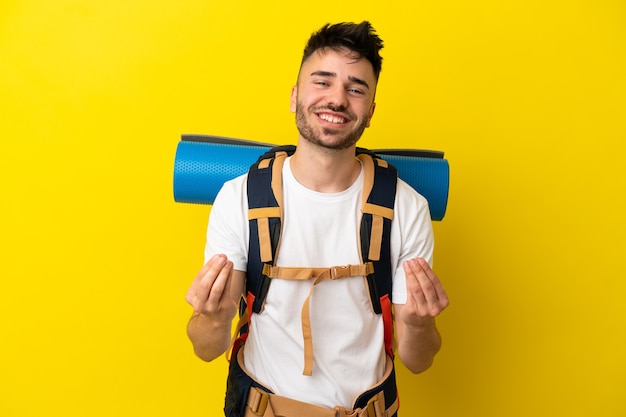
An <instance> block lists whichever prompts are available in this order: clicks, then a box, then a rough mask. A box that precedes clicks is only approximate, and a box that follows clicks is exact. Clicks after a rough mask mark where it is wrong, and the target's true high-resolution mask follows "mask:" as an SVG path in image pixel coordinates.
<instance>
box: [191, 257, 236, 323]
mask: <svg viewBox="0 0 626 417" xmlns="http://www.w3.org/2000/svg"><path fill="white" fill-rule="evenodd" d="M232 275H233V263H232V262H231V261H229V260H228V259H227V258H226V256H225V255H214V256H213V257H212V258H211V259H209V261H208V262H207V263H206V265H204V267H203V268H202V269H201V270H200V272H199V273H198V275H196V278H195V279H194V280H193V282H192V284H191V286H190V287H189V290H188V291H187V297H186V299H187V302H188V303H189V304H190V305H191V307H193V311H194V313H196V314H203V315H205V316H207V318H209V319H210V320H211V321H212V322H213V323H214V324H228V325H230V323H231V321H232V319H233V317H235V314H236V313H237V303H236V302H235V301H234V300H233V297H231V281H232Z"/></svg>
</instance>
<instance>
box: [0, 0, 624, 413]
mask: <svg viewBox="0 0 626 417" xmlns="http://www.w3.org/2000/svg"><path fill="white" fill-rule="evenodd" d="M363 19H369V20H371V21H372V23H373V24H374V26H375V27H376V29H377V30H378V32H379V33H380V35H381V37H382V38H383V39H384V41H385V42H386V47H385V49H384V50H383V52H384V54H383V55H384V65H383V72H382V74H381V80H380V84H379V92H378V96H377V102H378V107H377V111H376V114H375V116H374V119H373V124H372V127H371V128H370V129H369V130H368V131H366V135H365V136H364V138H363V140H362V142H361V144H362V145H364V146H369V147H392V146H393V147H413V148H427V149H437V150H442V151H445V153H446V157H447V158H448V160H449V162H450V166H451V170H452V183H451V188H450V200H449V205H448V212H447V215H446V218H445V219H444V221H443V222H441V223H436V224H435V233H436V239H437V248H436V253H435V269H436V271H437V272H438V274H439V275H440V277H441V279H442V280H443V281H444V283H445V286H446V288H447V290H448V292H449V294H450V297H451V299H452V305H451V306H450V308H449V309H448V310H447V311H446V312H445V313H444V314H443V315H442V316H441V318H440V320H439V325H440V328H441V331H442V333H443V336H444V346H443V349H442V351H441V353H440V355H439V356H438V358H437V360H436V363H435V365H434V366H433V367H432V368H431V369H430V370H429V371H428V372H426V373H424V374H421V375H418V376H412V375H409V374H408V373H407V372H406V371H404V370H402V371H400V375H399V379H400V390H401V391H400V396H401V403H402V404H401V412H402V415H403V416H417V415H420V416H439V417H443V416H450V417H458V416H477V417H478V416H480V417H486V416H493V417H499V416H561V415H562V416H606V417H608V416H626V399H625V398H626V396H625V395H624V392H625V387H626V376H625V375H626V358H625V356H626V353H625V352H626V334H625V333H626V324H625V317H626V307H625V306H626V302H624V297H625V296H626V279H625V278H626V276H625V273H624V259H625V255H624V252H625V250H626V245H625V237H624V236H625V234H626V227H625V222H624V219H623V216H624V213H625V212H626V205H625V203H624V194H625V191H626V189H625V188H626V187H625V173H626V172H625V168H624V165H626V162H625V161H624V157H625V156H626V155H625V151H626V145H625V143H624V142H625V141H624V139H625V134H626V125H625V120H626V98H625V97H626V80H625V78H626V76H625V74H626V4H625V3H624V2H623V1H622V0H612V1H611V0H581V1H566V0H556V1H543V0H526V1H522V0H513V1H496V0H475V1H465V0H444V1H438V2H435V1H417V2H413V1H404V2H394V1H387V2H379V1H368V0H364V1H358V2H357V1H346V2H328V3H324V2H322V3H320V2H292V3H287V2H285V3H281V2H277V1H263V2H260V1H259V2H256V1H219V2H218V1H199V0H197V1H169V2H168V1H152V0H141V1H140V0H135V1H133V0H109V1H105V0H102V1H78V0H75V1H72V0H48V1H46V0H19V1H18V0H3V1H2V4H1V5H0V106H1V107H0V118H1V119H0V120H1V123H0V140H1V145H2V146H1V148H0V178H1V180H0V181H1V189H0V199H1V208H2V213H1V220H0V222H1V236H2V250H1V252H0V253H1V257H2V258H1V262H0V274H1V281H0V282H1V283H0V325H1V327H0V332H1V336H0V337H1V338H2V339H1V343H0V415H2V416H10V417H12V416H18V417H21V416H39V415H45V416H63V417H70V416H77V417H78V416H81V417H82V416H187V415H208V416H216V415H220V413H221V408H222V398H223V391H224V385H225V384H224V381H225V375H226V363H225V361H223V360H221V359H220V360H218V361H216V362H214V363H210V364H206V363H203V362H201V361H200V360H198V359H196V358H195V357H194V356H193V353H192V351H191V347H190V344H189V343H188V341H187V339H186V336H185V330H184V329H185V323H186V320H187V318H188V316H189V314H190V309H189V307H188V306H187V305H186V304H185V302H184V295H185V292H186V289H187V286H188V285H189V283H190V282H191V280H192V278H193V277H194V275H195V273H196V271H197V270H198V269H199V268H200V266H201V264H202V251H203V244H204V233H205V227H206V221H207V214H208V212H209V207H208V206H195V205H185V204H177V203H174V201H173V196H172V171H173V161H174V153H175V149H176V145H177V143H178V140H179V138H180V134H182V133H204V134H215V135H223V136H231V137H239V138H247V139H253V140H258V141H267V142H275V143H292V142H294V141H295V138H296V132H295V128H294V122H293V115H292V114H290V113H289V111H288V109H289V93H290V88H291V86H292V84H293V82H294V81H295V76H296V72H297V69H298V65H299V60H300V54H301V50H302V48H303V46H304V42H305V40H306V39H307V37H308V36H309V34H310V33H311V32H312V31H313V30H315V29H317V28H318V27H319V26H321V25H322V24H324V23H326V22H336V21H341V20H351V21H361V20H363Z"/></svg>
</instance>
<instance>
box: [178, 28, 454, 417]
mask: <svg viewBox="0 0 626 417" xmlns="http://www.w3.org/2000/svg"><path fill="white" fill-rule="evenodd" d="M382 47H383V44H382V40H381V39H380V38H379V37H378V35H377V34H376V33H375V31H374V30H373V28H372V27H371V25H370V24H369V22H362V23H360V24H353V23H340V24H336V25H326V26H324V27H323V28H321V29H320V30H319V31H318V32H316V33H314V34H313V35H312V36H311V38H310V39H309V42H308V44H307V46H306V48H305V51H304V56H303V59H302V63H301V67H300V72H299V75H298V80H297V84H296V86H294V87H293V89H292V92H291V111H292V112H294V113H295V114H296V125H297V128H298V131H299V137H298V143H297V149H296V151H295V153H294V154H293V155H292V156H291V157H289V158H287V159H286V161H285V162H284V166H283V167H282V186H283V193H284V194H283V199H284V208H283V210H284V214H283V220H282V221H283V223H282V228H283V229H282V230H283V232H282V234H281V240H280V249H279V250H278V255H277V259H276V265H278V266H299V267H308V268H314V267H319V266H330V265H348V264H359V262H360V258H359V250H360V249H359V243H358V239H357V238H355V237H356V236H358V229H359V227H360V225H359V221H360V216H361V189H362V186H363V164H362V163H361V162H360V160H359V159H357V158H355V149H356V143H357V141H358V139H359V138H360V137H361V135H362V133H363V131H364V130H365V128H367V127H369V126H370V122H371V120H372V116H373V114H374V110H375V102H374V98H375V95H376V87H377V83H378V77H379V73H380V70H381V63H382V58H381V57H380V54H379V52H380V49H382ZM247 206H248V200H247V188H246V176H245V175H244V176H242V177H239V178H236V179H234V180H232V181H229V182H227V183H226V184H225V185H224V187H223V188H222V190H221V191H220V193H219V195H218V196H217V197H216V199H215V203H214V206H213V209H212V212H211V216H210V222H209V227H208V232H207V246H206V251H205V259H206V264H205V266H204V267H203V268H202V270H201V271H200V272H199V274H198V275H197V276H196V278H195V280H194V281H193V283H192V285H191V287H190V288H189V291H188V294H187V302H188V303H189V304H190V305H191V306H192V307H193V309H194V313H193V316H192V317H191V319H190V321H189V324H188V335H189V338H190V339H191V341H192V344H193V346H194V350H195V353H196V354H197V355H198V356H199V357H200V358H202V359H203V360H206V361H211V360H213V359H215V358H216V357H218V356H220V355H221V354H223V353H224V352H225V351H227V350H228V348H229V346H230V340H231V337H230V333H231V325H232V320H233V318H234V316H235V315H236V314H237V311H238V302H239V300H240V299H241V297H242V295H243V294H244V293H245V291H244V289H245V285H246V269H247V262H248V250H249V246H248V243H249V239H250V231H249V226H248V217H247V216H248V207H247ZM393 211H394V216H393V221H392V226H391V263H392V265H391V271H392V279H393V281H392V282H393V290H392V300H393V309H394V323H395V335H396V338H397V354H398V356H399V358H400V360H401V361H402V363H403V364H404V365H405V366H406V367H407V368H408V369H409V370H410V371H412V372H414V373H418V372H422V371H424V370H426V369H427V368H428V367H429V366H430V365H431V363H432V361H433V358H434V356H435V354H436V353H437V351H438V350H439V348H440V344H441V339H440V336H439V333H438V331H437V329H436V326H435V317H436V316H438V315H439V314H440V313H441V312H442V311H443V310H444V309H445V308H446V307H447V305H448V298H447V295H446V293H445V291H444V289H443V288H442V285H441V283H440V281H439V279H438V278H437V276H436V275H435V273H434V272H433V271H432V269H431V267H430V265H429V263H430V262H431V261H432V253H433V235H432V228H431V220H430V215H429V210H428V205H427V202H426V200H425V199H424V198H423V197H422V196H420V195H419V194H418V193H417V192H415V191H414V190H413V189H412V188H410V187H409V186H408V185H407V184H406V183H404V182H403V181H402V180H398V181H397V190H396V194H395V206H394V210H393ZM311 288H312V282H311V280H300V281H293V280H284V279H272V283H271V286H270V287H269V291H268V293H267V297H266V299H265V304H264V307H263V310H262V312H260V313H259V314H253V315H252V317H251V318H250V322H249V323H250V332H249V337H248V338H247V340H246V343H245V345H244V346H243V347H242V348H241V352H240V358H241V367H242V369H245V370H246V371H245V372H247V374H248V375H249V376H250V377H251V378H253V380H254V381H255V382H256V383H258V384H259V385H260V386H262V387H263V388H265V389H266V390H268V391H271V392H272V393H274V394H276V395H277V396H280V397H281V398H282V397H285V398H289V399H293V400H296V401H299V402H302V403H304V404H312V405H314V406H317V407H322V408H327V409H331V410H332V409H336V410H344V411H342V412H343V413H344V414H341V415H349V414H346V413H348V411H349V410H351V409H352V407H353V406H354V399H355V398H356V397H357V396H358V395H359V394H360V393H362V392H363V391H365V390H367V389H369V388H371V387H373V386H375V385H376V384H377V383H379V381H380V380H381V379H382V378H383V377H384V375H385V373H386V372H387V371H386V366H389V365H388V361H387V355H386V353H385V348H384V340H383V339H384V332H385V330H384V328H383V327H384V325H383V323H382V318H381V317H380V315H379V314H374V313H373V312H372V308H371V305H370V298H369V293H368V290H367V288H366V284H365V282H364V279H363V276H353V277H348V278H346V279H339V280H333V281H325V282H322V283H320V284H318V285H316V286H315V291H313V290H312V289H311ZM305 302H308V303H309V304H308V309H307V311H310V327H311V330H312V334H313V335H314V337H313V339H314V340H313V341H312V342H311V341H309V342H307V341H306V340H303V336H302V335H303V320H300V311H301V308H302V306H303V303H305ZM305 339H306V338H305ZM307 343H310V344H311V345H312V349H313V352H312V359H310V360H308V362H309V364H308V365H309V367H310V369H309V372H306V371H305V372H304V373H303V371H302V369H303V366H304V367H305V369H306V366H307V359H306V353H305V350H306V348H307ZM232 362H237V359H236V358H233V359H232ZM231 368H232V363H231ZM232 373H233V371H232V369H231V374H232ZM394 384H395V382H394ZM230 385H231V383H230V382H229V386H230ZM235 385H236V383H235ZM394 387H395V385H394ZM227 396H228V394H227ZM244 397H245V395H244ZM245 400H246V399H245V398H243V399H240V400H237V401H245ZM227 402H228V401H227ZM346 410H348V411H346ZM227 412H228V410H227ZM394 412H395V410H394V411H392V413H394ZM232 415H239V414H237V413H233V414H232ZM303 415H304V414H303ZM332 415H334V414H332ZM338 415H340V414H338Z"/></svg>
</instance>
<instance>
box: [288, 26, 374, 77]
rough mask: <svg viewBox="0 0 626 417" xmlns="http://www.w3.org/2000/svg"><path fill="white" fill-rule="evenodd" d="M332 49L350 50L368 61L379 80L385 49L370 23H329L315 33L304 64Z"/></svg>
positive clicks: (305, 53) (307, 45)
mask: <svg viewBox="0 0 626 417" xmlns="http://www.w3.org/2000/svg"><path fill="white" fill-rule="evenodd" d="M325 48H331V49H333V50H335V51H337V50H340V49H343V48H345V49H348V50H350V51H352V52H354V53H356V54H357V55H358V57H359V58H365V59H367V60H368V61H369V62H370V63H371V64H372V67H373V68H374V75H375V76H376V79H377V80H378V76H379V75H380V70H381V69H382V62H383V58H382V57H381V56H380V50H381V49H383V41H382V39H380V37H379V36H378V35H377V34H376V31H375V30H374V28H373V27H372V25H371V24H370V22H368V21H363V22H361V23H358V24H357V23H337V24H334V25H331V24H330V23H327V24H326V25H324V26H323V27H322V28H321V29H320V30H318V31H317V32H314V33H313V34H312V35H311V37H310V38H309V41H308V42H307V44H306V46H305V48H304V55H303V56H302V62H301V64H300V65H302V63H304V61H306V60H307V59H308V58H309V57H310V56H311V55H313V53H314V52H315V51H318V50H320V49H325Z"/></svg>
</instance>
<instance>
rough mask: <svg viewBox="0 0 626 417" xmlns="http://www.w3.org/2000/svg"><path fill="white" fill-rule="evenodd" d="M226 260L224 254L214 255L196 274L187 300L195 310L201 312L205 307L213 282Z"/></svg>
mask: <svg viewBox="0 0 626 417" xmlns="http://www.w3.org/2000/svg"><path fill="white" fill-rule="evenodd" d="M225 262H226V257H225V256H224V255H214V256H212V257H211V258H210V259H209V260H208V261H207V263H206V264H205V265H204V266H203V267H202V269H201V270H200V272H198V274H197V275H196V278H195V279H194V281H193V283H192V284H191V287H190V288H189V292H188V295H187V302H189V304H191V306H192V307H193V309H194V311H196V312H201V311H202V310H203V309H204V305H205V304H206V302H207V301H208V298H209V294H210V292H211V288H212V287H213V283H214V282H215V279H216V278H217V276H218V274H219V272H220V271H221V269H222V267H223V264H224V263H225Z"/></svg>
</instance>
